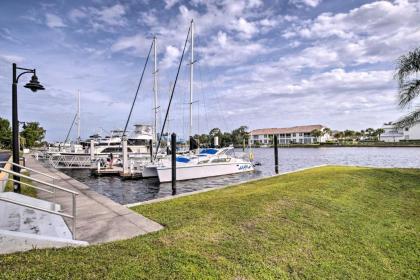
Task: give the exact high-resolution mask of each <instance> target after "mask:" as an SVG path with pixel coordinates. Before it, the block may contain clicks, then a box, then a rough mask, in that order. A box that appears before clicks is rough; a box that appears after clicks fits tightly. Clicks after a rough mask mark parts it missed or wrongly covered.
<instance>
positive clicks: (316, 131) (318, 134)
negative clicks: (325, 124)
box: [311, 129, 324, 142]
mask: <svg viewBox="0 0 420 280" xmlns="http://www.w3.org/2000/svg"><path fill="white" fill-rule="evenodd" d="M311 135H312V136H313V137H315V138H316V139H315V141H316V142H318V138H319V137H321V136H322V135H324V133H323V132H322V131H321V130H319V129H314V130H312V131H311Z"/></svg>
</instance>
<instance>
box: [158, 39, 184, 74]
mask: <svg viewBox="0 0 420 280" xmlns="http://www.w3.org/2000/svg"><path fill="white" fill-rule="evenodd" d="M180 55H181V51H180V50H179V49H178V48H176V47H174V46H171V45H169V46H167V47H166V49H165V54H164V57H163V59H162V62H161V63H160V65H161V68H163V69H167V68H170V67H172V66H174V65H176V63H177V62H178V59H179V57H180Z"/></svg>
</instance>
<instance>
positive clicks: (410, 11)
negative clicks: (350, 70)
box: [283, 1, 420, 68]
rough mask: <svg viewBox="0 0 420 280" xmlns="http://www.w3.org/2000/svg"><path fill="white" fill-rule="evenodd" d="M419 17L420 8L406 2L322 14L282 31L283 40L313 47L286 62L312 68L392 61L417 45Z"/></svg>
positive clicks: (381, 3)
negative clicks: (300, 40) (300, 39)
mask: <svg viewBox="0 0 420 280" xmlns="http://www.w3.org/2000/svg"><path fill="white" fill-rule="evenodd" d="M419 17H420V9H419V8H418V7H416V4H415V3H414V2H408V1H396V2H394V3H391V2H386V1H379V2H374V3H370V4H365V5H362V6H360V7H358V8H355V9H353V10H351V11H349V12H348V13H338V14H331V13H324V14H321V15H319V16H318V17H316V18H315V19H314V20H311V21H308V22H303V23H297V24H295V25H294V26H293V27H291V28H290V29H287V30H286V31H284V33H283V37H284V38H286V39H292V38H302V39H303V40H307V41H309V42H313V45H314V46H310V47H308V48H306V49H304V50H302V51H301V52H300V53H297V54H295V55H294V56H295V57H296V59H294V58H293V57H292V56H290V57H289V58H288V60H290V63H291V64H293V65H294V66H295V67H298V66H299V63H301V64H302V65H301V67H315V68H320V67H328V66H330V67H341V66H343V65H348V66H354V65H361V64H375V63H378V62H391V61H393V60H395V59H396V58H397V57H398V56H400V55H401V54H402V53H404V52H406V51H407V50H409V49H411V48H414V47H416V46H418V42H419V41H420V24H419V23H418V18H419ZM402 18H404V20H401V19H402ZM315 45H316V46H315ZM314 48H315V50H316V51H317V52H315V53H314V52H313V50H314ZM316 57H318V58H319V59H315V58H316ZM317 61H318V63H317Z"/></svg>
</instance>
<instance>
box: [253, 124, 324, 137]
mask: <svg viewBox="0 0 420 280" xmlns="http://www.w3.org/2000/svg"><path fill="white" fill-rule="evenodd" d="M322 128H324V126H322V125H320V124H315V125H301V126H293V127H283V128H260V129H254V130H253V131H251V134H252V135H261V134H279V133H305V132H306V133H309V132H311V131H312V130H314V129H322Z"/></svg>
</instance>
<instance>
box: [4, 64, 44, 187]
mask: <svg viewBox="0 0 420 280" xmlns="http://www.w3.org/2000/svg"><path fill="white" fill-rule="evenodd" d="M17 70H22V71H23V72H22V73H20V74H19V75H17ZM27 73H32V74H33V75H32V78H31V80H30V81H29V83H27V84H26V85H25V86H24V87H26V88H29V89H30V90H32V91H33V92H36V91H37V90H44V89H45V88H44V87H43V86H42V85H41V84H40V83H39V82H38V77H37V76H36V70H35V69H27V68H21V67H17V66H16V63H13V83H12V130H13V141H12V148H13V163H15V164H19V118H18V103H17V84H18V81H19V78H20V77H21V76H22V75H24V74H27ZM13 171H14V172H17V173H19V172H20V168H19V166H16V165H14V166H13ZM13 179H14V180H15V182H14V183H13V191H14V192H16V193H20V183H19V182H20V177H19V176H13Z"/></svg>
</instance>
